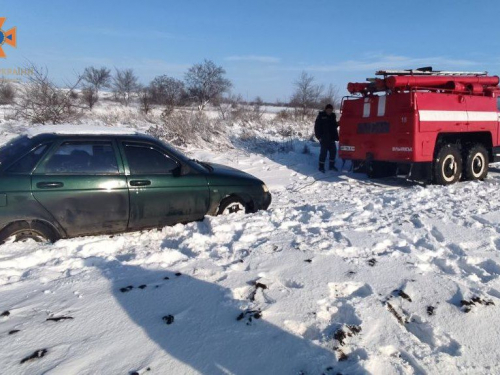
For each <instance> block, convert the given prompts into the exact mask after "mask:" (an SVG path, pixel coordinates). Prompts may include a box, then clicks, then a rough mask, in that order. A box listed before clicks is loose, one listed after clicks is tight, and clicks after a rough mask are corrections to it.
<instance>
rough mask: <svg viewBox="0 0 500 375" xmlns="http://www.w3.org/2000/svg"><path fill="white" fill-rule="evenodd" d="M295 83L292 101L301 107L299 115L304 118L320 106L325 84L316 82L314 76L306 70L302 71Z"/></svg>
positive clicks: (295, 105) (297, 106)
mask: <svg viewBox="0 0 500 375" xmlns="http://www.w3.org/2000/svg"><path fill="white" fill-rule="evenodd" d="M293 84H294V86H295V92H294V93H293V95H292V100H291V101H290V103H291V104H292V105H293V106H294V107H296V108H298V109H299V115H300V117H301V118H302V119H304V118H305V117H307V116H310V115H311V114H312V113H313V110H314V109H315V108H317V107H318V105H319V99H320V97H321V94H322V93H323V86H322V85H317V84H315V83H314V77H313V76H312V75H309V74H308V73H306V72H302V73H301V74H300V77H299V78H298V79H297V80H296V81H295V82H294V83H293Z"/></svg>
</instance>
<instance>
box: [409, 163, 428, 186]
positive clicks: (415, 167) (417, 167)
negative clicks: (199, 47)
mask: <svg viewBox="0 0 500 375" xmlns="http://www.w3.org/2000/svg"><path fill="white" fill-rule="evenodd" d="M408 179H409V180H413V181H421V182H424V183H431V182H432V162H422V163H411V165H410V173H409V174H408Z"/></svg>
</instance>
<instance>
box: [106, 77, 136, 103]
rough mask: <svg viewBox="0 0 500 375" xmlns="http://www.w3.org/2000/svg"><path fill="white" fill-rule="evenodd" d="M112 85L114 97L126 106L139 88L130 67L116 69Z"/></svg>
mask: <svg viewBox="0 0 500 375" xmlns="http://www.w3.org/2000/svg"><path fill="white" fill-rule="evenodd" d="M112 87H113V92H114V93H115V96H116V98H117V99H118V100H119V101H120V102H121V103H122V104H124V105H126V106H128V105H129V103H130V100H131V99H132V96H133V95H134V94H135V93H137V91H139V89H140V85H139V83H138V78H137V76H136V75H135V74H134V71H133V70H132V69H123V70H120V69H116V72H115V76H114V77H113V83H112Z"/></svg>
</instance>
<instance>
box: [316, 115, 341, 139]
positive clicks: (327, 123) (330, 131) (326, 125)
mask: <svg viewBox="0 0 500 375" xmlns="http://www.w3.org/2000/svg"><path fill="white" fill-rule="evenodd" d="M338 127H339V125H338V124H337V116H335V112H332V114H331V115H328V114H327V113H326V112H325V111H321V112H320V113H319V114H318V117H316V122H315V123H314V135H315V136H316V138H318V139H319V141H320V142H321V144H329V143H332V142H335V141H338V140H339V132H338V130H337V128H338Z"/></svg>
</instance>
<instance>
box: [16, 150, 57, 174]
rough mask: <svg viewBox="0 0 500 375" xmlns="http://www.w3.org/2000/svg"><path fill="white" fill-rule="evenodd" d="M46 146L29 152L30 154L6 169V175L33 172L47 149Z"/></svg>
mask: <svg viewBox="0 0 500 375" xmlns="http://www.w3.org/2000/svg"><path fill="white" fill-rule="evenodd" d="M48 147H49V145H48V144H43V145H39V146H38V147H35V148H34V149H33V150H31V152H30V153H28V154H27V155H25V156H23V157H22V158H21V159H19V160H18V161H16V162H15V163H14V164H12V165H11V166H10V167H9V168H8V169H7V172H8V173H19V174H29V173H31V172H32V171H33V168H35V166H36V164H37V163H38V162H39V161H40V159H41V158H42V156H43V154H44V153H45V151H46V150H47V149H48Z"/></svg>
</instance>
